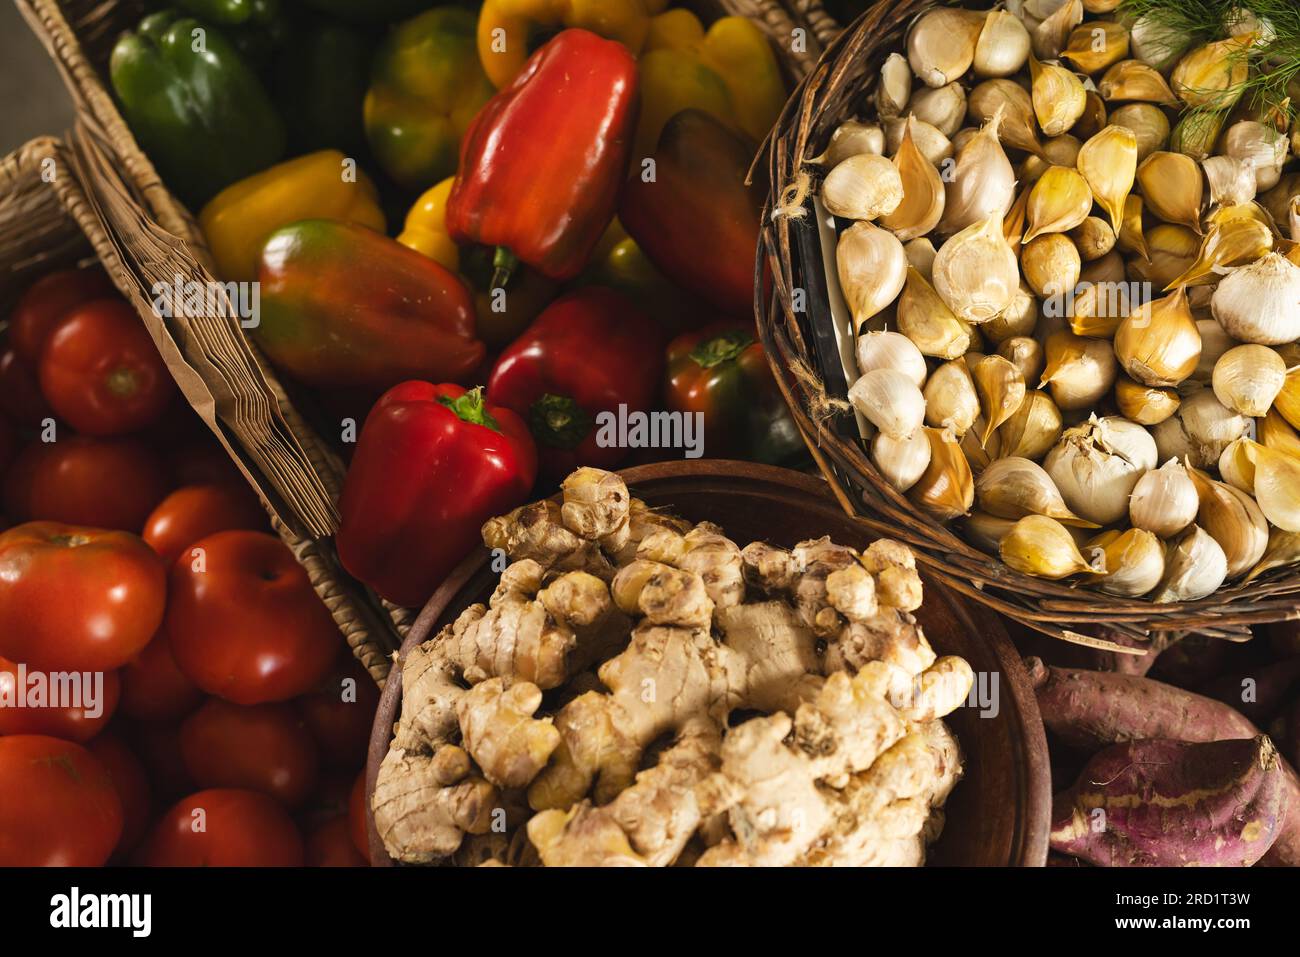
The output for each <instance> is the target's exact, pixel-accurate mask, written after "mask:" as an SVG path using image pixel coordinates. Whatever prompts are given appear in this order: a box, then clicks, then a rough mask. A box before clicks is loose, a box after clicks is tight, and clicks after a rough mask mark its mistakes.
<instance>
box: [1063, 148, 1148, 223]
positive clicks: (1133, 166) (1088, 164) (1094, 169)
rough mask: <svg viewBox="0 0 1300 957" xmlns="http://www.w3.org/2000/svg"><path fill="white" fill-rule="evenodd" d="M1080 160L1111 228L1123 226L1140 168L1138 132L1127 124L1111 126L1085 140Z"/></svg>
mask: <svg viewBox="0 0 1300 957" xmlns="http://www.w3.org/2000/svg"><path fill="white" fill-rule="evenodd" d="M1077 162H1078V166H1079V172H1080V173H1081V174H1082V176H1083V179H1084V180H1086V181H1087V184H1088V186H1089V188H1090V189H1091V190H1092V195H1093V196H1095V197H1096V199H1097V203H1098V204H1099V205H1100V206H1101V208H1102V209H1104V210H1105V211H1106V215H1108V216H1109V217H1110V224H1111V228H1112V229H1114V230H1119V228H1120V225H1121V224H1122V223H1123V221H1124V202H1125V200H1126V199H1127V198H1128V194H1129V192H1130V191H1131V190H1132V189H1133V180H1134V177H1135V176H1136V172H1137V136H1135V135H1134V133H1133V131H1132V130H1130V129H1128V128H1126V127H1123V126H1108V127H1106V128H1105V129H1104V130H1102V131H1101V132H1100V133H1098V134H1097V135H1096V136H1094V137H1092V138H1090V139H1089V140H1088V142H1086V143H1084V144H1083V146H1082V147H1081V148H1080V149H1079V157H1078V161H1077Z"/></svg>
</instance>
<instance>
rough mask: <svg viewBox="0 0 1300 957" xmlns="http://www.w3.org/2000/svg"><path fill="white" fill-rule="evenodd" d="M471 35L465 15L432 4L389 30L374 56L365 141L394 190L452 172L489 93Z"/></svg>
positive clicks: (425, 184) (419, 186) (470, 18)
mask: <svg viewBox="0 0 1300 957" xmlns="http://www.w3.org/2000/svg"><path fill="white" fill-rule="evenodd" d="M475 30H476V21H475V17H474V14H473V13H471V12H469V11H468V10H464V9H461V8H459V7H435V8H434V9H432V10H429V11H427V12H425V13H422V14H420V15H419V16H418V17H412V18H411V19H410V20H407V21H406V22H404V23H401V24H399V25H398V26H397V27H395V28H394V29H393V31H392V32H391V33H390V34H389V35H388V37H387V38H386V39H385V40H384V42H383V43H382V44H381V45H380V47H379V50H378V51H376V53H375V61H374V73H373V78H372V80H371V84H370V91H369V92H368V93H367V94H366V105H365V123H366V138H367V139H368V140H369V141H370V148H371V149H372V150H373V151H374V154H375V159H376V160H378V162H379V165H380V166H381V167H382V168H383V170H384V172H385V173H387V174H388V175H389V176H390V177H391V178H392V179H393V180H394V181H395V182H396V183H397V184H398V185H399V186H402V187H404V188H406V189H409V190H424V189H428V188H429V187H430V186H433V185H434V184H435V183H437V182H439V181H440V180H443V179H446V178H447V177H448V176H451V175H452V174H453V173H455V172H456V161H457V158H458V153H459V149H460V140H461V137H462V136H464V135H465V129H466V128H467V127H468V126H469V124H470V121H471V120H473V119H474V116H475V114H477V113H478V111H479V108H480V107H482V106H483V104H484V103H486V102H487V101H488V100H489V99H490V98H491V96H492V94H493V93H494V92H495V90H494V89H493V87H492V84H491V83H490V82H489V81H488V78H487V74H486V73H484V72H483V67H482V65H481V64H480V63H479V58H478V48H477V47H476V45H475V39H474V34H475Z"/></svg>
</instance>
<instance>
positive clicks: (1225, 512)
mask: <svg viewBox="0 0 1300 957" xmlns="http://www.w3.org/2000/svg"><path fill="white" fill-rule="evenodd" d="M1188 474H1190V475H1191V478H1192V483H1193V484H1194V485H1195V486H1196V494H1197V495H1198V496H1199V497H1200V500H1201V507H1200V510H1199V511H1198V512H1197V514H1196V521H1197V523H1198V524H1199V525H1200V526H1201V527H1202V528H1204V529H1205V530H1206V531H1207V532H1209V534H1210V535H1211V536H1212V537H1213V538H1214V540H1215V541H1216V542H1218V543H1219V546H1220V547H1221V548H1222V549H1223V554H1224V555H1225V556H1226V558H1227V562H1228V578H1239V577H1240V576H1242V575H1244V574H1246V572H1248V571H1249V570H1250V569H1251V568H1253V567H1254V566H1255V564H1256V563H1257V562H1258V561H1259V560H1260V558H1261V557H1262V556H1263V554H1264V550H1265V549H1266V548H1267V547H1268V519H1266V518H1265V517H1264V513H1263V512H1262V511H1261V510H1260V508H1259V505H1258V504H1256V502H1255V500H1254V499H1253V498H1251V497H1250V496H1249V495H1247V494H1246V493H1245V492H1243V491H1241V490H1240V489H1236V488H1233V487H1232V486H1231V485H1229V484H1228V483H1226V482H1217V481H1215V480H1214V479H1212V478H1210V476H1209V475H1207V474H1206V473H1205V472H1202V471H1201V470H1200V469H1192V470H1191V471H1190V472H1189V473H1188ZM1256 481H1258V469H1256Z"/></svg>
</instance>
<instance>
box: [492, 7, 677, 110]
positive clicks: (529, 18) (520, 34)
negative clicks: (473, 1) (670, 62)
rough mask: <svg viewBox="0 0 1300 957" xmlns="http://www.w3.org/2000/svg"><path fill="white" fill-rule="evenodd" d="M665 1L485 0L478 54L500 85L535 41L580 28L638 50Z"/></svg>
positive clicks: (635, 51)
mask: <svg viewBox="0 0 1300 957" xmlns="http://www.w3.org/2000/svg"><path fill="white" fill-rule="evenodd" d="M667 5H668V0H485V2H484V3H483V9H482V10H481V11H479V17H478V55H479V60H480V61H482V63H483V70H484V72H485V73H487V75H488V79H490V80H491V81H492V83H493V84H494V85H495V86H496V87H497V89H500V88H501V87H503V86H505V85H506V84H508V83H509V82H510V81H511V80H513V79H514V78H515V74H516V73H518V72H519V70H520V68H521V67H523V65H524V62H525V61H526V60H527V59H528V56H529V54H531V53H532V52H533V50H534V49H535V48H536V47H537V46H538V45H539V41H541V40H542V39H544V38H546V37H548V36H549V35H550V34H552V33H555V32H556V31H558V30H562V29H565V28H568V27H581V28H582V29H584V30H590V31H591V32H592V33H595V34H596V35H598V36H602V37H604V38H605V39H607V40H617V41H618V42H619V43H621V44H623V45H624V46H625V47H627V48H628V50H630V51H631V52H632V53H633V54H634V55H635V54H638V53H640V52H641V47H642V46H643V45H644V44H645V39H646V34H647V33H648V32H649V30H650V18H651V17H652V16H654V15H655V14H657V13H659V12H660V11H662V10H663V9H664V7H666V6H667Z"/></svg>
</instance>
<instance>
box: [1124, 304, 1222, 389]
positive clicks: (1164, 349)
mask: <svg viewBox="0 0 1300 957" xmlns="http://www.w3.org/2000/svg"><path fill="white" fill-rule="evenodd" d="M1115 357H1116V358H1117V359H1119V364H1120V366H1121V367H1122V368H1123V369H1124V371H1125V372H1127V373H1128V374H1129V376H1130V378H1133V379H1135V380H1137V381H1138V382H1141V383H1143V384H1144V385H1153V386H1175V385H1178V383H1180V382H1182V381H1183V380H1184V379H1186V378H1187V377H1188V376H1190V375H1191V374H1192V372H1193V371H1195V369H1196V363H1197V360H1199V359H1200V357H1201V334H1200V332H1199V331H1198V330H1197V328H1196V320H1195V318H1193V316H1192V310H1191V307H1190V306H1188V304H1187V290H1186V289H1185V288H1183V287H1181V286H1180V287H1179V288H1178V289H1177V291H1176V292H1174V293H1173V295H1170V296H1166V297H1165V298H1163V299H1157V300H1155V301H1154V302H1148V303H1145V304H1144V305H1142V306H1139V307H1138V308H1137V309H1135V310H1133V311H1132V312H1131V313H1129V315H1128V316H1127V318H1125V319H1124V320H1123V321H1121V322H1120V324H1119V328H1118V329H1117V330H1116V332H1115Z"/></svg>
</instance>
